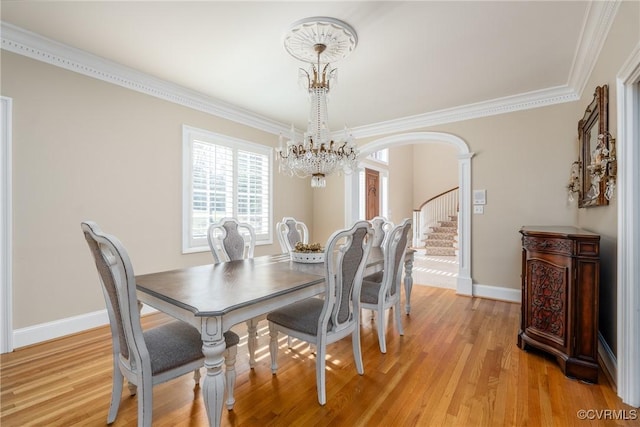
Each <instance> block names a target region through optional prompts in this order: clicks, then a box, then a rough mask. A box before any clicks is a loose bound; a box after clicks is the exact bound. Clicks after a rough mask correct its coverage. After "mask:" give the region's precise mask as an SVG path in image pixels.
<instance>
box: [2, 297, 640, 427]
mask: <svg viewBox="0 0 640 427" xmlns="http://www.w3.org/2000/svg"><path fill="white" fill-rule="evenodd" d="M412 306H413V310H412V313H411V315H410V316H404V315H403V322H404V328H405V335H404V336H403V337H400V336H398V335H397V333H396V331H395V327H393V316H388V318H389V320H390V322H391V325H390V328H389V329H388V332H387V339H388V341H387V354H381V353H380V351H379V349H378V342H377V337H376V331H375V323H374V321H372V318H371V315H370V312H364V313H363V324H362V332H363V333H362V348H363V358H364V367H365V374H364V376H359V375H357V374H356V370H355V367H354V364H353V357H352V354H351V343H350V340H349V338H347V339H345V340H343V341H342V342H339V343H336V344H332V345H330V346H329V349H328V359H327V368H328V371H327V399H328V402H327V405H326V406H324V407H322V406H319V405H318V402H317V397H316V384H315V361H314V356H313V354H311V353H310V351H309V347H308V346H307V345H306V344H299V343H298V342H295V341H294V348H293V349H292V350H288V349H287V347H286V339H285V338H284V337H282V339H281V346H280V352H279V358H278V360H279V364H280V368H279V370H278V374H277V375H276V376H272V375H271V370H270V361H269V351H268V332H267V328H266V324H265V325H262V324H261V326H263V327H262V328H261V330H260V338H259V344H260V348H259V351H258V363H257V366H256V368H255V370H253V371H252V370H250V369H249V367H248V357H247V352H246V337H244V339H243V340H242V341H241V347H240V348H239V349H238V363H237V370H238V381H237V385H236V405H235V408H234V410H233V411H231V412H228V411H226V410H225V411H224V414H223V420H222V424H223V426H329V425H330V426H441V425H446V426H573V425H575V426H615V425H618V426H626V427H631V426H638V425H640V421H639V420H630V419H627V420H620V419H618V420H615V419H613V418H621V417H622V418H633V417H634V414H636V413H637V412H634V411H637V410H635V409H634V408H631V407H629V406H627V405H624V404H622V403H621V401H620V399H619V398H617V397H616V394H615V392H614V391H613V390H612V388H611V385H609V384H608V383H607V381H606V379H605V378H604V376H603V375H601V381H600V384H597V385H592V384H584V383H582V382H580V381H576V380H572V379H569V378H566V377H564V376H563V375H562V373H561V372H560V370H559V368H558V367H557V365H556V364H555V362H554V361H553V360H552V359H550V358H548V357H545V356H544V355H540V354H536V353H527V352H524V351H522V350H520V349H518V347H517V346H516V335H517V332H518V323H519V310H520V306H519V305H518V304H512V303H507V302H500V301H492V300H486V299H477V298H476V299H474V298H468V297H461V296H456V295H455V293H454V291H452V290H449V289H442V288H435V287H427V286H414V292H413V295H412ZM166 319H167V318H166V316H165V315H163V314H153V315H149V316H146V317H145V318H144V320H143V324H144V327H145V328H146V327H151V326H154V325H157V324H160V323H162V322H165V321H166ZM243 329H244V330H245V331H246V328H238V330H239V332H242V330H243ZM110 348H111V344H110V338H109V330H108V328H106V327H104V328H99V329H95V330H92V331H88V332H85V333H82V334H77V335H74V336H70V337H66V338H62V339H59V340H55V341H51V342H47V343H43V344H39V345H35V346H31V347H29V348H24V349H19V350H17V351H15V352H13V353H10V354H5V355H2V357H1V359H0V361H1V363H2V365H1V369H2V372H1V395H0V398H1V405H2V406H1V411H2V414H1V416H0V425H2V426H3V427H9V426H102V425H105V424H106V418H107V409H108V405H109V396H110V390H111V353H110V351H111V350H110ZM153 397H154V401H153V420H154V426H206V425H207V422H206V414H205V410H204V406H203V402H202V396H201V389H200V388H199V387H194V382H193V378H192V376H191V375H187V376H184V377H182V378H179V379H177V380H175V381H173V382H169V383H165V384H162V385H159V386H156V387H155V388H154V390H153ZM136 408H137V400H136V398H135V397H134V398H131V397H129V395H128V390H127V388H126V387H125V389H124V391H123V396H122V403H121V406H120V412H119V414H118V418H117V419H116V422H115V423H114V424H113V425H114V426H135V425H136ZM580 410H592V411H593V412H590V413H588V415H590V416H591V417H597V415H598V414H600V417H601V418H603V415H604V414H605V413H603V412H599V413H598V412H596V411H602V410H612V411H614V412H609V416H605V417H604V418H606V417H608V418H609V419H607V420H605V419H601V420H586V421H583V420H580V419H579V418H578V411H580ZM619 410H620V411H623V412H617V411H619Z"/></svg>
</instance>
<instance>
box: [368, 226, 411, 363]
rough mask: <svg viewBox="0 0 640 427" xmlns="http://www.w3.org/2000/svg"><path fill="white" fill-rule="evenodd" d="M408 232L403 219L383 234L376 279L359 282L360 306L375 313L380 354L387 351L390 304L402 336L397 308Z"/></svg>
mask: <svg viewBox="0 0 640 427" xmlns="http://www.w3.org/2000/svg"><path fill="white" fill-rule="evenodd" d="M410 235H411V220H410V219H408V218H407V219H405V220H404V221H402V222H401V223H400V224H398V225H397V226H395V227H394V228H393V229H391V231H389V232H388V233H387V237H386V238H385V241H384V246H383V252H384V264H383V269H382V278H381V280H380V281H377V280H367V278H365V279H363V281H362V291H361V293H360V303H361V308H364V309H369V310H373V311H375V313H376V321H377V329H378V344H379V346H380V351H381V352H382V353H386V352H387V343H386V325H385V323H386V316H385V312H386V310H388V309H390V308H392V307H393V312H394V315H395V323H396V328H397V329H398V333H399V334H400V335H404V330H403V328H402V319H401V317H402V316H401V311H400V284H401V280H402V266H403V264H404V256H405V253H406V251H407V246H408V243H409V239H410Z"/></svg>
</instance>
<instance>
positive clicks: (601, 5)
mask: <svg viewBox="0 0 640 427" xmlns="http://www.w3.org/2000/svg"><path fill="white" fill-rule="evenodd" d="M619 8H620V0H614V1H592V2H590V3H589V6H588V7H587V12H586V14H585V19H584V23H583V25H582V31H581V33H580V36H579V39H578V47H577V49H576V54H575V57H574V59H573V64H572V65H571V72H570V73H569V86H570V87H572V88H573V89H574V90H575V92H576V93H577V94H578V96H579V97H582V92H584V88H585V86H586V84H587V81H588V80H589V76H590V75H591V72H592V71H593V68H594V67H595V65H596V62H597V61H598V57H599V56H600V52H601V51H602V47H603V46H604V42H605V40H606V39H607V35H608V34H609V30H610V29H611V26H612V25H613V21H614V19H615V17H616V14H617V13H618V9H619Z"/></svg>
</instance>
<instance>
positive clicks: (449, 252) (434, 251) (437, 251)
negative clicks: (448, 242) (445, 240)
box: [425, 247, 456, 256]
mask: <svg viewBox="0 0 640 427" xmlns="http://www.w3.org/2000/svg"><path fill="white" fill-rule="evenodd" d="M425 253H426V255H444V256H456V249H455V248H429V247H427V248H425Z"/></svg>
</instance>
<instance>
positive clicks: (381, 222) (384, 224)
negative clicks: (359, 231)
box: [369, 216, 393, 248]
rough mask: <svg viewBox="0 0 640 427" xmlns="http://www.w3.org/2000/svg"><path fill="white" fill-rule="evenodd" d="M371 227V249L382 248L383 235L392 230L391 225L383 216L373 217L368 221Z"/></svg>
mask: <svg viewBox="0 0 640 427" xmlns="http://www.w3.org/2000/svg"><path fill="white" fill-rule="evenodd" d="M369 222H370V223H371V226H372V227H373V233H374V234H373V247H374V248H379V247H381V246H382V243H383V241H384V238H385V235H386V234H387V232H389V230H391V229H392V228H393V223H392V222H391V221H389V220H387V219H386V218H385V217H383V216H374V217H373V218H371V219H370V220H369Z"/></svg>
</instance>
